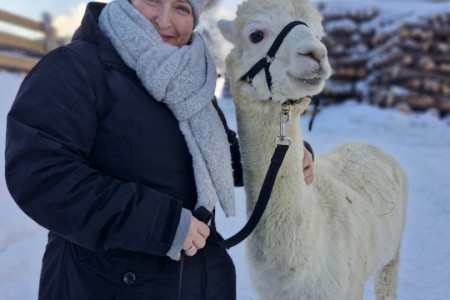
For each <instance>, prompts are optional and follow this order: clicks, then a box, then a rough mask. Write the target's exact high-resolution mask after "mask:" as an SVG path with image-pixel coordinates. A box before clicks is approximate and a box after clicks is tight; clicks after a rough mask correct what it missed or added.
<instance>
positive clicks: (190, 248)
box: [184, 244, 196, 253]
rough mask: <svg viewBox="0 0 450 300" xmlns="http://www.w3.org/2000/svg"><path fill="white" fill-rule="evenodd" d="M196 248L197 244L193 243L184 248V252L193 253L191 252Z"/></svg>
mask: <svg viewBox="0 0 450 300" xmlns="http://www.w3.org/2000/svg"><path fill="white" fill-rule="evenodd" d="M194 250H196V248H195V245H194V244H192V246H191V247H189V249H186V250H184V252H186V253H191V252H193V251H194Z"/></svg>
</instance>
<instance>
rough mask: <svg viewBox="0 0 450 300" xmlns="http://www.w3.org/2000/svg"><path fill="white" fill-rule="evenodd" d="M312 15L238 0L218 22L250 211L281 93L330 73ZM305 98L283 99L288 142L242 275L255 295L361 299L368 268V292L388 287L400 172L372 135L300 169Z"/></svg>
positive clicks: (393, 274) (295, 6) (287, 4)
mask: <svg viewBox="0 0 450 300" xmlns="http://www.w3.org/2000/svg"><path fill="white" fill-rule="evenodd" d="M294 20H300V21H302V22H304V23H305V24H307V25H305V26H303V25H299V26H296V27H294V28H293V29H292V30H291V31H290V32H289V33H288V34H287V35H286V38H285V39H284V40H283V42H282V44H281V46H280V48H279V50H278V52H277V53H276V55H275V56H274V57H273V58H272V59H271V60H270V61H271V63H270V67H269V71H270V74H271V79H272V82H273V83H272V85H271V86H268V84H267V80H266V77H265V74H264V72H260V73H258V74H257V75H256V76H255V77H254V78H253V79H252V80H251V81H243V80H242V79H241V78H242V75H243V74H246V73H247V71H248V70H249V69H250V68H252V66H253V65H254V64H255V63H256V62H257V61H259V60H260V58H263V57H264V58H267V56H266V53H267V51H268V49H270V47H271V45H272V44H273V42H274V40H275V39H276V37H277V35H278V34H279V33H280V32H281V31H282V30H283V28H285V26H286V25H287V24H289V23H290V22H292V21H294ZM321 20H322V18H321V16H320V14H319V13H318V11H317V10H316V9H315V8H313V7H312V5H311V3H310V1H309V0H247V1H244V2H242V4H240V6H239V8H238V11H237V16H236V19H235V20H234V22H231V25H230V24H229V23H226V22H222V23H219V27H220V29H221V31H222V33H223V35H224V36H225V37H226V38H227V39H228V40H229V41H231V42H232V43H234V45H235V48H233V49H232V51H231V52H230V54H229V55H228V56H227V59H226V67H227V75H228V76H229V78H230V86H231V94H232V96H233V100H234V102H235V106H236V118H237V125H238V126H237V127H238V134H239V140H240V145H241V158H242V166H243V169H244V183H245V190H246V196H247V210H248V214H250V213H251V212H252V211H253V208H254V206H255V201H256V200H257V198H258V194H259V191H260V189H261V186H262V183H263V180H264V176H265V174H266V172H267V169H268V166H269V163H270V158H271V156H272V154H273V151H274V146H273V143H274V139H275V138H276V137H277V136H278V135H280V132H279V128H280V124H279V120H280V115H279V114H280V111H281V105H280V104H281V103H284V102H285V101H286V100H288V99H303V98H304V97H305V96H313V95H316V94H318V93H320V92H321V91H322V89H323V86H324V83H325V80H326V79H328V78H329V77H330V75H331V68H330V65H329V63H328V59H327V49H326V48H325V46H324V45H323V43H322V42H321V41H320V38H321V37H322V36H323V29H322V26H321ZM308 104H309V101H302V102H301V103H299V104H297V105H295V106H294V107H292V109H291V112H292V117H291V120H292V122H291V124H290V125H289V126H288V127H287V129H286V132H285V135H286V136H288V137H290V138H291V139H292V144H291V147H290V149H289V151H288V153H287V155H286V157H285V160H284V162H283V164H282V166H281V168H280V171H279V173H278V176H277V179H276V181H275V184H274V187H273V191H272V195H271V198H270V200H269V203H268V205H267V208H266V211H265V213H264V215H263V217H262V219H261V221H260V223H259V224H258V226H257V227H256V229H255V231H254V232H253V233H252V234H251V235H250V237H249V238H248V240H247V243H246V244H247V258H248V261H249V269H250V272H251V279H252V282H253V284H254V286H255V289H256V291H257V292H258V294H259V296H260V298H261V299H268V300H269V299H270V300H273V299H304V300H362V299H363V295H364V284H365V282H366V280H367V279H368V277H369V276H370V275H372V274H373V275H375V276H376V287H375V293H376V299H377V300H393V299H395V297H396V288H397V272H398V257H399V256H398V253H399V249H400V245H401V239H402V233H403V227H404V224H405V215H406V206H407V193H408V181H407V177H406V174H405V173H404V171H403V170H402V168H401V167H400V165H399V164H398V163H397V162H396V161H395V160H394V159H393V158H392V157H391V156H390V155H388V154H386V153H385V152H384V151H382V150H381V149H380V148H378V147H377V146H375V145H372V144H368V143H362V142H348V143H344V144H342V145H340V146H338V147H336V148H335V149H334V150H332V151H330V152H329V153H326V154H323V155H319V156H318V157H316V159H315V162H314V170H315V171H314V173H315V179H314V182H313V184H312V185H306V184H305V182H304V175H303V171H302V159H303V138H302V134H301V128H300V115H301V114H302V113H303V112H304V111H305V110H306V109H307V106H308Z"/></svg>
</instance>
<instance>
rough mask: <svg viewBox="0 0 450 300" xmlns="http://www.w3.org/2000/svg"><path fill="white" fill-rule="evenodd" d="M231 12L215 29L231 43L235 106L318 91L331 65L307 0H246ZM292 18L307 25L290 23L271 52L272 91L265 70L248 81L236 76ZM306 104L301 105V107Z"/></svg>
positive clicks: (229, 58) (316, 14) (318, 19)
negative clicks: (275, 51)
mask: <svg viewBox="0 0 450 300" xmlns="http://www.w3.org/2000/svg"><path fill="white" fill-rule="evenodd" d="M236 15H237V16H236V19H235V20H234V21H220V22H219V28H220V30H221V32H222V34H223V35H224V37H225V38H226V39H227V40H229V41H230V42H231V43H233V44H234V45H235V47H234V48H233V49H232V51H231V52H230V54H229V55H228V56H227V59H226V65H227V75H228V76H229V78H230V81H231V88H232V93H233V96H234V98H235V99H234V100H235V101H236V104H237V105H238V106H243V105H246V104H249V103H239V102H240V101H247V102H248V101H251V102H253V101H260V102H261V103H265V104H264V105H270V104H269V103H271V104H274V103H275V104H280V103H283V102H285V101H286V100H288V99H291V100H295V99H300V98H303V97H305V96H313V95H316V94H318V93H320V92H321V91H322V89H323V87H324V84H325V80H326V79H328V78H329V77H330V75H331V68H330V65H329V63H328V58H327V49H326V48H325V46H324V44H323V43H322V42H321V38H322V36H323V28H322V25H321V21H322V17H321V16H320V14H319V12H318V11H317V10H316V9H315V8H314V7H313V6H312V5H311V3H310V0H247V1H245V2H243V3H242V4H240V5H239V7H238V10H237V13H236ZM292 21H302V22H304V23H305V24H306V25H307V26H306V25H298V26H295V27H294V28H293V29H292V30H291V31H290V32H289V33H288V34H287V36H286V38H285V39H284V41H283V42H282V44H281V46H280V48H279V50H278V51H277V53H276V54H275V57H274V59H273V61H272V62H271V64H270V68H269V70H270V74H271V77H272V86H271V89H270V88H269V87H268V84H267V81H266V75H265V71H264V70H262V71H260V72H259V73H258V74H257V75H256V76H255V77H254V78H253V81H252V83H251V84H249V83H248V82H245V81H243V80H240V78H241V77H242V76H243V75H244V74H246V73H247V72H248V71H249V70H250V69H251V68H252V67H253V65H254V64H255V63H257V62H258V61H259V60H260V59H261V58H263V57H265V55H266V53H267V52H268V50H269V49H270V47H271V46H272V44H273V43H274V41H275V39H276V37H277V36H278V35H279V33H280V32H281V31H282V30H283V28H285V27H286V25H287V24H289V23H290V22H292ZM243 99H245V100H243ZM268 100H270V101H268ZM307 104H308V103H303V105H302V106H303V110H304V109H306V106H307Z"/></svg>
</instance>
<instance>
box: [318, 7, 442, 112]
mask: <svg viewBox="0 0 450 300" xmlns="http://www.w3.org/2000/svg"><path fill="white" fill-rule="evenodd" d="M319 10H320V11H321V13H322V15H323V16H324V22H323V24H324V28H325V31H326V33H327V36H326V37H325V39H324V43H325V44H326V46H327V48H328V53H329V60H330V64H331V66H332V68H333V70H334V73H333V76H332V77H331V78H330V80H329V82H328V83H327V85H326V87H325V89H324V91H323V93H322V94H321V100H322V102H324V103H333V102H341V101H344V100H347V99H355V100H357V101H364V102H368V103H372V104H376V105H380V106H388V107H391V106H401V107H403V108H406V109H407V110H428V109H435V110H437V111H438V112H439V114H440V115H442V116H443V115H446V114H450V12H443V13H441V14H437V15H430V16H427V17H422V18H417V19H413V20H408V21H397V22H396V23H394V24H392V23H388V22H385V19H384V18H381V16H380V12H379V10H378V9H377V8H376V7H375V8H371V9H368V8H367V7H361V9H355V8H349V9H347V10H344V9H342V8H340V9H339V10H336V11H333V10H332V9H330V8H329V7H327V6H326V5H325V4H319Z"/></svg>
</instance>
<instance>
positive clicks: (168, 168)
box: [6, 0, 312, 300]
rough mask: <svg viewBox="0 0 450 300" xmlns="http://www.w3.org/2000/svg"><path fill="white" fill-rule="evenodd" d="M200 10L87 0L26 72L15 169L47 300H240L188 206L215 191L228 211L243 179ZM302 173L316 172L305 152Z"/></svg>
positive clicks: (173, 3)
mask: <svg viewBox="0 0 450 300" xmlns="http://www.w3.org/2000/svg"><path fill="white" fill-rule="evenodd" d="M202 8H203V3H202V1H201V0H131V1H127V0H116V1H113V2H111V3H110V4H108V5H106V6H105V4H102V3H90V4H88V6H87V9H86V13H85V16H84V18H83V21H82V24H81V26H80V27H79V28H78V30H77V31H76V32H75V34H74V37H73V41H72V43H70V44H69V45H66V46H64V47H61V48H58V49H56V50H55V51H53V52H52V53H50V54H49V55H47V56H46V57H45V58H43V59H42V60H41V61H40V62H39V64H38V65H37V66H36V67H35V68H34V69H33V70H32V71H31V72H30V73H29V74H28V76H27V77H26V79H25V80H24V82H23V84H22V86H21V88H20V90H19V92H18V95H17V98H16V100H15V102H14V104H13V106H12V108H11V111H10V113H9V114H8V119H7V145H6V179H7V184H8V188H9V190H10V192H11V195H12V196H13V198H14V199H15V201H16V202H17V203H18V205H19V206H20V207H21V208H22V209H23V210H24V211H25V212H26V213H27V214H28V215H29V216H30V217H31V218H33V219H34V220H35V221H36V222H38V223H39V224H40V225H42V226H44V227H45V228H47V229H49V239H48V244H47V248H46V252H45V255H44V258H43V265H42V273H41V281H40V289H39V299H45V300H47V299H77V300H78V299H83V300H89V299H102V300H103V299H104V300H108V299H134V300H138V299H227V300H228V299H235V297H236V287H235V280H236V279H235V269H234V265H233V263H232V261H231V259H230V257H229V255H228V253H227V252H226V250H224V249H222V248H221V247H220V246H218V245H217V243H215V238H214V235H213V234H211V235H210V228H209V227H208V226H207V225H206V224H204V223H202V222H200V221H199V220H197V219H196V218H195V217H193V216H192V212H193V211H194V210H195V209H196V208H198V207H200V206H204V207H206V208H207V209H208V210H210V211H211V210H213V209H214V207H215V204H216V202H217V201H219V202H220V204H221V207H222V209H223V210H224V211H225V213H226V214H227V215H233V214H234V199H233V169H234V183H236V184H239V183H240V182H241V181H242V178H241V176H242V175H241V173H240V162H239V152H238V144H237V140H236V137H235V134H234V133H233V132H232V131H230V130H229V129H228V128H227V127H226V124H225V123H224V118H223V115H222V114H221V112H220V110H219V109H218V107H217V105H216V104H215V101H211V100H212V99H213V94H214V89H215V81H216V73H215V68H214V64H213V59H212V58H211V55H210V54H209V53H208V51H207V49H206V47H205V44H204V42H203V40H202V39H201V37H200V36H199V35H198V34H197V33H195V32H193V30H194V28H195V26H196V25H197V23H198V19H199V16H200V13H201V11H202ZM230 149H231V151H230ZM308 154H309V153H308ZM232 165H233V166H232ZM304 170H305V171H304V172H305V177H306V180H307V181H312V160H311V158H310V155H308V156H307V157H306V160H305V162H304ZM180 252H183V253H184V254H185V255H186V256H187V258H186V259H185V260H184V263H183V264H181V263H180V262H179V261H178V260H179V258H180Z"/></svg>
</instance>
